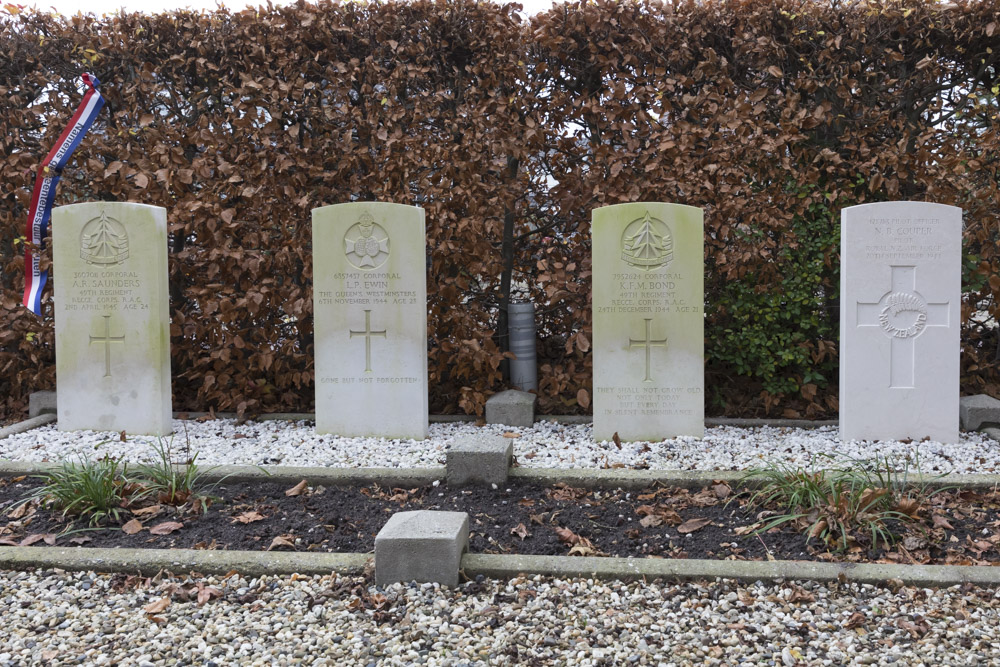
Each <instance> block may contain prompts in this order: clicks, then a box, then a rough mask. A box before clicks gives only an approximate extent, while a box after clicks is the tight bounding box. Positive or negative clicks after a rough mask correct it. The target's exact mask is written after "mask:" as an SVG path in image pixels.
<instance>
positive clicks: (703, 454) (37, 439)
mask: <svg viewBox="0 0 1000 667" xmlns="http://www.w3.org/2000/svg"><path fill="white" fill-rule="evenodd" d="M484 430H486V431H490V432H493V433H497V434H508V435H514V434H516V435H517V437H516V438H513V440H514V455H515V457H516V458H517V461H518V463H519V464H520V465H521V466H523V467H540V468H606V467H625V468H650V469H657V470H733V469H746V468H748V467H752V466H755V465H759V464H760V463H761V462H763V461H765V460H770V459H781V460H784V461H788V462H793V463H798V464H807V463H808V462H809V460H810V458H811V457H814V456H815V455H819V454H834V455H847V456H851V457H855V458H870V457H872V456H873V455H875V454H878V455H880V456H885V455H889V456H896V457H909V458H910V460H911V464H912V465H911V468H912V467H915V466H917V465H918V466H919V469H920V471H921V472H924V473H946V472H954V473H996V472H998V471H1000V444H998V443H997V441H996V440H993V439H991V438H989V437H988V436H986V435H984V434H982V433H963V434H962V441H961V442H960V443H957V444H941V443H938V442H911V443H904V442H898V441H881V442H876V443H871V442H849V443H841V442H839V441H838V440H837V429H836V427H832V426H830V427H821V428H815V429H801V428H776V427H759V428H737V427H732V426H721V427H715V428H709V429H707V430H706V432H705V437H704V438H703V439H701V440H697V439H695V438H673V439H669V440H663V441H660V442H632V443H622V446H621V448H620V449H619V448H618V447H617V446H615V444H614V443H611V442H594V441H593V438H592V429H591V426H590V425H589V424H586V425H564V424H558V423H555V422H550V421H541V422H536V423H535V425H534V426H533V427H532V428H513V427H504V426H476V425H475V424H471V423H450V424H431V427H430V437H429V438H428V439H427V440H424V441H415V440H386V439H381V438H341V437H337V436H330V435H317V434H316V433H315V431H314V429H313V424H312V422H305V421H299V422H285V421H260V422H253V421H251V422H245V423H242V424H240V423H238V422H237V421H235V420H232V419H216V420H209V421H203V422H200V421H191V420H185V421H182V420H174V435H173V436H172V437H169V438H163V439H162V442H163V444H164V445H168V446H169V447H170V448H171V449H172V451H173V458H174V460H183V459H185V458H188V457H190V456H191V455H192V454H194V453H197V454H198V462H199V463H206V464H251V465H287V466H326V467H352V468H359V467H393V468H412V467H430V466H440V465H444V463H445V452H446V451H447V448H448V445H449V444H450V443H451V442H452V441H453V440H454V439H455V438H457V437H460V436H462V435H467V434H471V433H477V432H481V431H484ZM156 445H157V439H156V438H154V437H142V436H129V437H128V438H127V439H126V441H125V442H122V441H121V438H120V437H119V435H118V434H117V433H102V432H96V431H77V432H62V431H59V430H57V429H56V428H55V426H54V425H49V426H44V427H41V428H37V429H34V430H32V431H28V432H26V433H21V434H18V435H13V436H10V437H8V438H6V439H4V440H0V459H7V460H12V461H61V460H65V459H67V458H75V457H79V456H84V457H90V458H94V457H101V456H104V455H109V456H112V457H124V458H126V459H127V460H132V461H134V460H148V459H149V458H150V457H152V456H154V455H155V451H154V447H155V446H156Z"/></svg>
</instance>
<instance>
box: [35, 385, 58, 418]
mask: <svg viewBox="0 0 1000 667" xmlns="http://www.w3.org/2000/svg"><path fill="white" fill-rule="evenodd" d="M45 414H53V415H54V414H56V392H54V391H34V392H31V395H30V396H28V417H29V418H33V417H37V416H38V415H45Z"/></svg>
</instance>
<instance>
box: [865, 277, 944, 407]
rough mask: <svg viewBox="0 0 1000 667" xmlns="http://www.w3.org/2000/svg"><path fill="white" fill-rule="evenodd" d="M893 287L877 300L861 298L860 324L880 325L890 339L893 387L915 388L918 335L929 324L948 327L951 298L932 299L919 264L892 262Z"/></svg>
mask: <svg viewBox="0 0 1000 667" xmlns="http://www.w3.org/2000/svg"><path fill="white" fill-rule="evenodd" d="M890 268H891V269H892V278H891V282H890V286H889V291H888V292H886V293H885V294H883V295H882V297H881V298H880V299H879V300H878V301H876V302H863V301H858V304H857V307H858V326H859V327H879V328H880V329H882V332H883V334H884V335H886V336H888V337H889V339H890V342H889V387H890V388H892V389H912V388H913V387H914V375H915V365H916V339H917V337H918V336H919V335H920V334H921V333H923V332H924V329H926V328H927V327H948V326H949V321H948V306H949V305H950V302H948V301H944V302H941V303H928V302H927V300H926V299H924V297H923V295H921V294H920V292H918V291H917V267H915V266H892V267H890Z"/></svg>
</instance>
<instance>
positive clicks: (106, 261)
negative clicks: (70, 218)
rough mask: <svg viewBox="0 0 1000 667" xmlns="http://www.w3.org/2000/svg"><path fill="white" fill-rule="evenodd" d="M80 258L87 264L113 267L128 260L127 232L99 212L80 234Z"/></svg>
mask: <svg viewBox="0 0 1000 667" xmlns="http://www.w3.org/2000/svg"><path fill="white" fill-rule="evenodd" d="M80 257H82V258H83V259H84V260H86V262H87V263H88V264H100V265H101V266H114V265H115V264H121V263H122V262H124V261H125V260H126V259H128V232H127V231H125V225H123V224H122V223H121V222H119V221H118V220H116V219H114V218H112V217H110V216H109V215H108V212H107V211H101V215H100V217H97V218H94V219H93V220H90V221H89V222H87V224H85V225H84V226H83V231H82V232H81V233H80Z"/></svg>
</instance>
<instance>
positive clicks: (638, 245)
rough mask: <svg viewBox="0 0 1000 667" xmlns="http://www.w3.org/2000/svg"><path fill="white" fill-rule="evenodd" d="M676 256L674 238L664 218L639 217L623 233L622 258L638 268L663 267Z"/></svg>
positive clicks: (650, 269) (647, 269)
mask: <svg viewBox="0 0 1000 667" xmlns="http://www.w3.org/2000/svg"><path fill="white" fill-rule="evenodd" d="M673 258H674V239H673V237H672V236H671V235H670V229H669V228H668V227H667V225H666V223H665V222H663V221H662V220H657V219H656V218H653V217H651V216H650V215H649V211H646V215H645V216H643V217H642V218H637V219H635V220H633V221H632V222H630V223H629V224H628V226H626V227H625V231H624V232H623V233H622V259H623V260H624V261H625V262H626V263H627V264H629V265H630V266H634V267H636V268H637V269H643V270H645V271H655V270H656V269H662V268H663V267H665V266H666V265H667V264H669V263H670V260H672V259H673Z"/></svg>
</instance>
